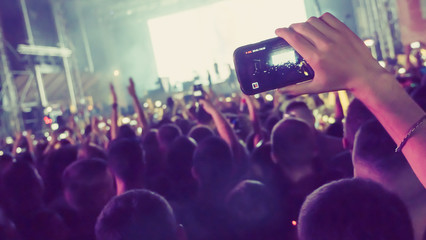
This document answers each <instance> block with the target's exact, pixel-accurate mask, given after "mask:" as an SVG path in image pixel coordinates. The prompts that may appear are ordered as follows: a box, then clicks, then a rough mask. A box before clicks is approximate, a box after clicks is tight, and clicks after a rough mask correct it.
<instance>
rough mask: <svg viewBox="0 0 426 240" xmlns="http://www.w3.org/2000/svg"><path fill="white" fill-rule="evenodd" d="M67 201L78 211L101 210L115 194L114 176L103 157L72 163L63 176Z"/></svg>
mask: <svg viewBox="0 0 426 240" xmlns="http://www.w3.org/2000/svg"><path fill="white" fill-rule="evenodd" d="M62 182H63V185H64V191H67V193H69V194H66V200H67V202H68V203H69V204H70V205H71V206H72V207H73V208H75V209H76V210H78V211H83V210H84V211H92V210H93V211H100V210H101V209H102V208H103V206H105V204H106V203H107V202H108V201H109V199H110V198H111V197H112V196H114V194H115V189H114V178H113V176H112V174H111V173H110V171H109V169H108V166H107V164H106V162H105V161H104V160H101V159H95V158H92V159H86V160H80V161H76V162H74V163H72V164H71V165H70V166H68V167H67V168H66V169H65V171H64V175H63V176H62ZM98 213H99V212H98Z"/></svg>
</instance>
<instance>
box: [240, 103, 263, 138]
mask: <svg viewBox="0 0 426 240" xmlns="http://www.w3.org/2000/svg"><path fill="white" fill-rule="evenodd" d="M243 99H244V100H245V102H246V104H247V108H248V111H249V118H250V121H251V124H252V126H253V131H254V138H253V146H256V145H257V144H258V143H259V142H260V141H261V140H263V138H264V136H263V132H262V128H261V126H260V122H259V118H258V116H257V112H256V108H255V106H254V103H253V100H252V98H251V97H249V96H247V95H243Z"/></svg>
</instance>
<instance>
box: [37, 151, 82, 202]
mask: <svg viewBox="0 0 426 240" xmlns="http://www.w3.org/2000/svg"><path fill="white" fill-rule="evenodd" d="M77 152H78V147H77V146H71V145H69V146H65V147H61V148H59V149H57V150H54V151H52V152H50V153H49V154H48V155H47V156H46V159H45V162H44V164H45V165H44V166H41V171H40V173H41V175H42V177H43V180H44V181H45V184H46V193H45V194H46V200H47V202H49V201H51V200H52V199H54V198H55V197H58V196H61V194H62V190H63V188H62V181H61V180H62V174H63V173H64V170H65V168H67V167H68V165H70V164H71V163H73V162H74V161H76V160H77Z"/></svg>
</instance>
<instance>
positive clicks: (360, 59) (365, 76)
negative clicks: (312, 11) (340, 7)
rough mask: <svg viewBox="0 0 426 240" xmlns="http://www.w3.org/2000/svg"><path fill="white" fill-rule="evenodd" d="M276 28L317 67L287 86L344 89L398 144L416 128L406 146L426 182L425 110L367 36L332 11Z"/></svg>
mask: <svg viewBox="0 0 426 240" xmlns="http://www.w3.org/2000/svg"><path fill="white" fill-rule="evenodd" d="M276 34H277V35H278V36H280V37H282V38H283V39H285V40H286V41H287V42H288V43H289V44H290V45H292V46H293V47H294V48H295V49H296V50H297V51H298V52H299V53H300V54H301V55H302V56H303V57H304V58H305V59H306V61H307V62H308V63H309V64H310V65H311V66H312V68H313V69H314V71H315V78H314V79H313V80H312V81H310V82H306V83H302V84H297V85H292V86H288V87H286V88H284V89H283V91H284V92H287V93H291V94H303V93H320V92H328V91H336V90H342V89H346V90H349V91H351V92H352V94H354V96H355V97H356V98H358V99H359V100H361V101H362V102H363V103H364V104H365V105H366V106H367V107H368V108H369V109H370V111H371V112H372V113H373V114H374V115H375V116H376V117H377V119H378V120H379V121H380V123H381V124H382V125H383V127H384V128H385V129H386V130H387V132H388V133H389V135H390V136H391V137H392V138H393V140H394V141H395V142H396V144H398V145H400V143H401V142H403V140H404V139H405V138H406V136H407V135H408V134H409V132H411V131H413V132H412V133H411V136H410V137H409V138H408V141H407V142H406V144H405V146H404V147H403V148H402V152H403V154H404V155H405V157H406V158H407V160H408V162H409V163H410V165H411V167H412V168H413V170H414V172H415V173H416V175H417V177H418V178H419V179H420V181H421V182H422V184H423V186H425V187H426V160H425V156H426V147H425V143H426V123H423V124H420V125H418V123H419V122H420V121H423V122H425V121H426V120H425V119H424V116H425V112H424V111H423V110H422V109H421V108H420V107H419V106H418V105H417V104H416V103H415V102H414V101H413V100H412V99H411V98H410V96H409V95H408V94H407V93H406V92H405V91H404V89H402V88H401V87H400V86H399V84H398V82H397V81H396V80H395V78H394V77H393V76H392V75H391V74H390V73H388V72H387V71H386V70H385V69H384V68H382V67H381V66H380V65H379V64H378V62H377V61H376V60H375V59H374V58H373V57H372V56H371V53H370V51H369V49H368V48H367V47H366V46H365V45H364V43H363V41H362V40H361V39H360V38H358V36H356V35H355V34H354V33H353V32H352V31H351V30H350V29H349V28H348V27H347V26H346V25H345V24H343V23H342V22H340V21H339V20H338V19H337V18H336V17H334V16H333V15H331V14H329V13H326V14H324V15H322V16H321V17H320V18H316V17H312V18H310V19H309V20H308V21H307V22H304V23H297V24H293V25H291V26H290V28H280V29H277V30H276ZM421 119H423V120H421ZM416 126H417V127H416ZM413 129H415V130H413Z"/></svg>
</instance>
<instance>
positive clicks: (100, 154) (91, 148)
mask: <svg viewBox="0 0 426 240" xmlns="http://www.w3.org/2000/svg"><path fill="white" fill-rule="evenodd" d="M90 158H99V159H103V160H105V161H106V160H107V159H108V156H107V154H106V152H105V150H104V149H103V148H101V147H99V146H97V145H94V144H82V145H80V147H79V149H78V153H77V160H83V159H90Z"/></svg>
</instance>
